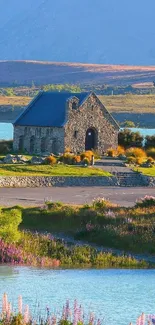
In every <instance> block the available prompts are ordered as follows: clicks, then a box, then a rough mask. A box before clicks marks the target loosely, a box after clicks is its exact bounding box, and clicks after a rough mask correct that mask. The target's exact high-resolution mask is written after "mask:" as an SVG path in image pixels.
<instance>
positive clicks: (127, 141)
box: [118, 129, 144, 148]
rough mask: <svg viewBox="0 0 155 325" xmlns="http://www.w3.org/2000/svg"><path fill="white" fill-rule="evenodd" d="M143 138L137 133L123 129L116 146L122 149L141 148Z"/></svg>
mask: <svg viewBox="0 0 155 325" xmlns="http://www.w3.org/2000/svg"><path fill="white" fill-rule="evenodd" d="M143 143H144V137H143V136H142V135H141V134H140V133H139V132H132V131H131V130H129V129H124V130H122V131H120V132H119V135H118V144H119V145H120V146H122V147H124V148H130V147H138V148H140V147H142V146H143Z"/></svg>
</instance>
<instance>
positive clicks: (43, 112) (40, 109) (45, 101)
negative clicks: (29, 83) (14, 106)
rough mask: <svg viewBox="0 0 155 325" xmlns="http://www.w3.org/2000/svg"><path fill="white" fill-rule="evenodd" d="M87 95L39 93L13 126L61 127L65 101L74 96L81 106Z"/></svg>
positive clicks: (64, 112) (63, 122) (64, 118)
mask: <svg viewBox="0 0 155 325" xmlns="http://www.w3.org/2000/svg"><path fill="white" fill-rule="evenodd" d="M88 95H89V94H88V93H68V92H67V93H66V92H40V93H39V94H38V95H37V96H36V97H35V98H34V100H32V101H31V102H30V104H29V105H28V106H27V108H26V109H25V111H24V112H23V113H22V114H21V115H20V116H19V117H18V118H17V120H16V121H15V122H14V125H19V126H52V127H62V126H63V125H64V124H65V121H66V101H67V100H68V99H69V98H71V97H74V96H75V97H77V98H78V99H79V105H81V103H82V102H83V100H84V99H85V98H87V96H88Z"/></svg>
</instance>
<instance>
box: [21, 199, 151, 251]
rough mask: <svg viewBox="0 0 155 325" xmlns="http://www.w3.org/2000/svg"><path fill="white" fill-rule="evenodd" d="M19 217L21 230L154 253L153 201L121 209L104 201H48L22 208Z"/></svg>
mask: <svg viewBox="0 0 155 325" xmlns="http://www.w3.org/2000/svg"><path fill="white" fill-rule="evenodd" d="M21 209H22V208H21ZM22 220H23V221H22V223H21V228H22V229H29V230H31V231H41V232H45V231H47V232H51V233H57V234H58V233H63V234H66V235H67V236H68V235H71V236H73V237H74V238H75V239H77V240H85V241H87V242H92V243H95V244H98V245H102V246H104V247H111V248H117V249H123V250H124V251H128V252H137V253H149V254H155V235H154V224H155V203H154V204H153V203H152V204H148V203H147V204H144V203H143V204H136V206H134V207H131V208H130V207H129V208H123V207H119V206H116V205H113V204H110V202H108V203H105V201H104V200H103V201H102V200H99V201H98V200H97V201H93V204H92V205H88V204H86V205H83V206H74V205H65V204H62V203H60V202H50V203H47V206H45V207H44V208H41V209H39V208H23V209H22Z"/></svg>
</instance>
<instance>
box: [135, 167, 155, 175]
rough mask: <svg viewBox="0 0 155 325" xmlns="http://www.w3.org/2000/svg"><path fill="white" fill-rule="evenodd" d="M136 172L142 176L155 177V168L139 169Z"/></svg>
mask: <svg viewBox="0 0 155 325" xmlns="http://www.w3.org/2000/svg"><path fill="white" fill-rule="evenodd" d="M136 171H137V168H136ZM138 171H139V172H141V173H143V174H144V175H147V176H153V177H155V166H153V167H150V168H144V167H139V168H138Z"/></svg>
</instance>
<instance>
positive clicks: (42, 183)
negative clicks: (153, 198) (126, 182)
mask: <svg viewBox="0 0 155 325" xmlns="http://www.w3.org/2000/svg"><path fill="white" fill-rule="evenodd" d="M116 185H117V179H116V178H115V177H104V176H91V177H76V176H66V177H65V176H62V177H60V176H52V177H50V176H43V177H41V176H29V177H28V176H14V177H10V176H0V187H50V186H51V187H53V186H55V187H63V186H64V187H67V186H81V187H82V186H116Z"/></svg>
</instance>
